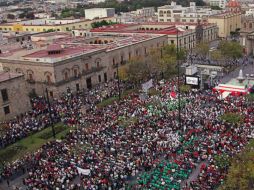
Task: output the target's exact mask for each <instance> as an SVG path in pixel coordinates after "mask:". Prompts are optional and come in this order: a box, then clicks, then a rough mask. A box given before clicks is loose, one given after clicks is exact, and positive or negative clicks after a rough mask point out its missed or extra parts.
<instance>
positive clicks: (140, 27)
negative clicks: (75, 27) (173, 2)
mask: <svg viewBox="0 0 254 190" xmlns="http://www.w3.org/2000/svg"><path fill="white" fill-rule="evenodd" d="M152 25H158V28H155V29H153V28H149V26H152ZM176 25H177V24H176V23H158V22H150V23H143V24H114V25H111V26H103V27H99V28H94V29H91V30H90V31H91V32H113V33H140V34H141V33H143V34H144V33H145V34H166V35H176V34H177V33H179V34H181V33H184V31H182V30H180V29H178V28H177V27H176ZM159 26H160V27H159ZM147 28H149V29H147Z"/></svg>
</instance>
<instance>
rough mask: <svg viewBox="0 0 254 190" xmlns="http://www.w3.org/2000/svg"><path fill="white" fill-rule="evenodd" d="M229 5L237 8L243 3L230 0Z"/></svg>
mask: <svg viewBox="0 0 254 190" xmlns="http://www.w3.org/2000/svg"><path fill="white" fill-rule="evenodd" d="M227 7H232V8H236V7H241V5H240V3H239V2H238V1H236V0H229V2H228V3H227Z"/></svg>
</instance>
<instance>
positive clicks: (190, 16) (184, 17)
mask: <svg viewBox="0 0 254 190" xmlns="http://www.w3.org/2000/svg"><path fill="white" fill-rule="evenodd" d="M218 12H220V11H218V10H212V9H211V8H209V7H197V6H196V3H195V2H190V6H189V7H182V6H181V5H177V4H176V3H175V2H171V5H165V6H162V7H158V21H159V22H191V23H197V22H198V20H201V21H202V22H204V21H207V18H208V16H210V15H213V14H216V13H218Z"/></svg>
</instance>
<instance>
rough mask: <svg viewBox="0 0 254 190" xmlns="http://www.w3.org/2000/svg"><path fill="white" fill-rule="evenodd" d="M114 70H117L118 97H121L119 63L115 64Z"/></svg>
mask: <svg viewBox="0 0 254 190" xmlns="http://www.w3.org/2000/svg"><path fill="white" fill-rule="evenodd" d="M116 72H117V86H118V98H119V100H120V99H121V89H120V77H119V64H118V63H117V64H116Z"/></svg>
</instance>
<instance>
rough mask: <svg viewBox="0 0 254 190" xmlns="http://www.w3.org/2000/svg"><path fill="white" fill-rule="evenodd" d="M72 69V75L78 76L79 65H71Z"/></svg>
mask: <svg viewBox="0 0 254 190" xmlns="http://www.w3.org/2000/svg"><path fill="white" fill-rule="evenodd" d="M72 71H73V76H74V77H78V75H79V66H78V65H75V66H73V68H72Z"/></svg>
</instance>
